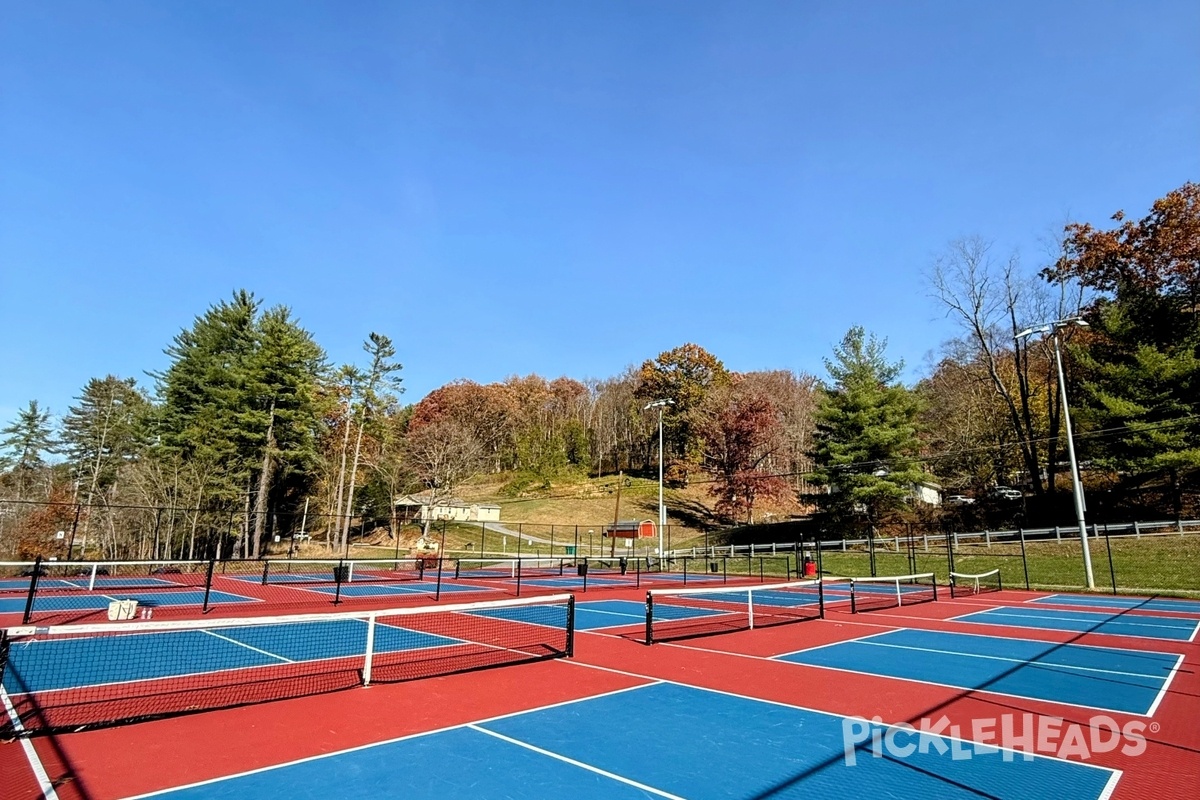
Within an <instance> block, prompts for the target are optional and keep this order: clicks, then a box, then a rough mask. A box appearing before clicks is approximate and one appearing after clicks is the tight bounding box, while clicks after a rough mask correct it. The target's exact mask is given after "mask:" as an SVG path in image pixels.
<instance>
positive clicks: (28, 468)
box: [0, 400, 55, 500]
mask: <svg viewBox="0 0 1200 800" xmlns="http://www.w3.org/2000/svg"><path fill="white" fill-rule="evenodd" d="M0 435H3V436H4V438H3V439H0V455H2V456H3V457H4V459H5V461H6V462H7V465H8V467H9V468H11V469H12V471H13V473H14V474H15V476H16V482H17V499H18V500H20V499H22V498H23V497H24V496H25V490H26V489H27V488H28V486H29V482H30V480H31V478H32V477H33V475H34V473H36V472H37V471H38V470H40V469H42V468H44V467H45V466H46V460H45V456H46V455H48V454H50V453H53V452H54V450H55V444H54V431H53V429H52V428H51V425H50V411H49V409H44V408H42V407H40V406H39V405H38V401H37V400H30V401H29V405H28V406H26V407H25V408H24V409H22V410H21V411H19V412H17V418H16V419H15V420H13V422H12V423H11V424H10V425H8V426H6V427H4V428H0Z"/></svg>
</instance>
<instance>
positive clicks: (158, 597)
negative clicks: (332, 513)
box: [0, 589, 262, 614]
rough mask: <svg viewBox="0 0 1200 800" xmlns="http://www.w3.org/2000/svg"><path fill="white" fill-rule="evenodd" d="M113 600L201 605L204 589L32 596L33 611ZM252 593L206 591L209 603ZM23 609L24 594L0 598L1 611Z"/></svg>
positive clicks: (93, 606) (91, 607) (95, 606)
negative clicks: (22, 595)
mask: <svg viewBox="0 0 1200 800" xmlns="http://www.w3.org/2000/svg"><path fill="white" fill-rule="evenodd" d="M113 600H137V601H138V605H139V606H145V607H147V608H178V607H180V606H202V605H204V590H203V589H189V590H187V591H182V592H114V593H113V594H111V595H106V594H101V593H99V592H80V593H79V594H58V595H54V594H40V593H39V594H38V596H37V597H36V598H34V600H33V610H34V612H35V613H36V612H38V611H42V612H48V611H97V610H100V609H104V608H108V604H109V603H111V602H112V601H113ZM261 602H262V601H261V600H258V599H257V598H254V597H243V596H242V595H240V594H230V593H228V592H218V591H216V590H213V591H212V592H209V595H208V603H209V605H218V604H219V605H227V604H230V603H261ZM24 611H25V598H24V597H5V598H0V614H20V613H23V612H24Z"/></svg>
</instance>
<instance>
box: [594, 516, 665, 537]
mask: <svg viewBox="0 0 1200 800" xmlns="http://www.w3.org/2000/svg"><path fill="white" fill-rule="evenodd" d="M604 535H605V536H606V537H616V538H618V539H653V538H654V537H655V536H657V535H658V528H657V526H655V524H654V520H652V519H643V520H640V521H639V520H636V519H623V520H621V521H620V522H614V523H613V524H611V525H605V526H604Z"/></svg>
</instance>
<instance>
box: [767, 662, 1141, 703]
mask: <svg viewBox="0 0 1200 800" xmlns="http://www.w3.org/2000/svg"><path fill="white" fill-rule="evenodd" d="M749 657H750V658H762V659H763V660H764V661H779V662H780V663H781V664H792V665H793V666H797V667H811V668H812V669H827V670H831V671H833V672H847V673H850V674H852V675H868V676H870V677H872V678H886V679H888V680H893V681H904V682H906V683H915V684H919V685H921V686H941V687H942V688H944V689H957V690H959V691H963V692H973V693H976V694H993V695H996V696H997V697H1010V698H1012V699H1013V700H1026V701H1029V700H1032V701H1034V702H1037V703H1051V704H1053V705H1059V706H1068V707H1071V708H1090V709H1092V710H1095V711H1107V712H1109V713H1110V714H1124V715H1126V716H1133V717H1149V716H1150V715H1149V714H1148V713H1143V712H1140V711H1123V710H1119V709H1115V708H1107V707H1105V706H1093V705H1088V704H1086V703H1072V702H1070V701H1068V700H1052V699H1050V698H1048V697H1031V696H1030V695H1025V694H1011V693H1009V692H1000V691H997V690H995V689H980V688H977V687H972V686H960V685H958V684H954V683H942V682H941V681H931V680H928V679H925V678H905V677H903V676H900V675H883V674H880V673H878V672H864V671H863V670H861V669H851V668H850V667H831V666H828V665H826V664H806V663H804V662H801V661H786V660H783V659H782V657H776V658H765V657H763V656H749ZM1042 716H1046V715H1044V714H1043V715H1042Z"/></svg>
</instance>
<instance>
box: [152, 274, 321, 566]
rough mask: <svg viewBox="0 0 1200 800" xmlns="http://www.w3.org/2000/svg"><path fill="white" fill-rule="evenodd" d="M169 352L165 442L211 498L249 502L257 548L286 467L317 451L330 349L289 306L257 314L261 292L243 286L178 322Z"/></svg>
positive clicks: (246, 524) (247, 523) (163, 387)
mask: <svg viewBox="0 0 1200 800" xmlns="http://www.w3.org/2000/svg"><path fill="white" fill-rule="evenodd" d="M167 355H168V356H170V358H171V365H170V367H168V369H167V370H166V372H164V373H162V374H161V375H158V376H156V377H157V379H158V389H159V394H160V396H161V398H162V401H163V404H162V412H161V414H160V415H159V418H160V423H159V427H160V431H161V441H162V446H163V447H164V448H166V449H167V450H168V451H172V452H174V453H177V454H178V455H179V456H180V457H181V458H182V460H183V461H184V462H185V463H188V464H190V465H192V466H195V467H197V468H198V469H196V470H195V471H196V472H198V473H200V474H205V475H209V476H210V477H209V480H208V483H209V485H208V486H207V487H206V491H205V494H204V496H205V497H206V498H208V499H210V500H213V501H220V502H222V503H224V504H225V505H231V506H234V507H236V506H243V507H245V508H246V512H247V513H246V516H245V518H244V519H243V527H242V531H243V540H242V544H243V552H245V553H247V554H249V553H253V554H257V553H258V552H259V547H260V545H261V541H262V538H263V536H264V535H265V525H266V519H267V515H268V507H269V504H270V498H271V494H272V491H273V490H274V489H275V488H276V487H277V485H278V484H277V480H276V478H277V476H278V475H279V473H280V468H281V467H282V471H283V473H284V474H285V475H290V474H292V473H293V470H299V469H300V468H301V467H303V466H304V463H305V461H306V460H307V459H310V458H313V457H315V444H314V436H315V429H316V426H317V424H318V422H317V421H318V418H319V409H318V408H317V402H316V388H317V383H318V380H319V379H320V377H321V375H322V374H323V372H324V370H325V354H324V352H323V351H322V350H321V348H320V347H319V346H318V345H317V344H316V343H315V342H314V341H313V339H312V336H311V335H310V334H309V333H308V332H307V331H305V330H304V329H303V328H301V327H300V326H299V325H298V324H297V323H296V322H295V321H294V320H292V319H291V314H290V312H289V311H288V309H286V308H283V307H278V308H274V309H271V310H269V311H267V312H265V313H263V314H261V315H260V314H259V302H258V300H257V299H255V297H254V295H253V294H251V293H249V292H246V291H239V292H236V293H235V294H234V296H233V298H232V299H231V300H230V301H228V302H221V303H218V304H216V305H214V306H212V307H211V308H209V309H208V311H207V312H205V313H204V314H203V315H201V316H200V317H198V318H197V319H196V321H195V322H194V323H193V325H192V327H191V328H189V329H187V330H184V331H181V332H180V333H179V334H178V335H177V336H176V337H175V339H174V342H173V344H172V346H171V347H170V348H168V350H167ZM251 497H254V500H253V503H251V502H250V498H251ZM239 498H240V499H239ZM252 521H253V535H252V531H251V525H252Z"/></svg>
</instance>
